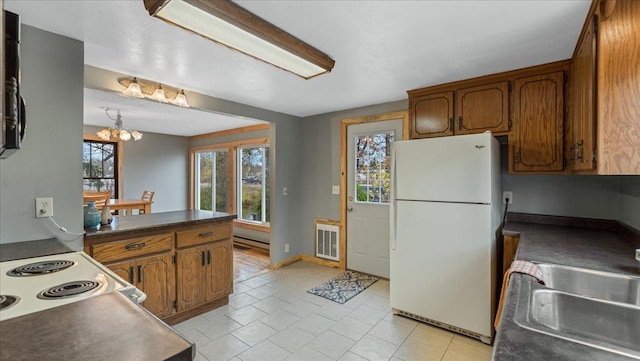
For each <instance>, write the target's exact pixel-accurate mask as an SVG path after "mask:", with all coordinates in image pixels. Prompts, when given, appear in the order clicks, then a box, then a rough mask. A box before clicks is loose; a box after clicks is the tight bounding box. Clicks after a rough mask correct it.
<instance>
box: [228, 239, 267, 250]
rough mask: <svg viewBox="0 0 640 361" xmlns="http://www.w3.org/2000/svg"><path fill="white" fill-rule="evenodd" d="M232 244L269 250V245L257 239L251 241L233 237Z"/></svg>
mask: <svg viewBox="0 0 640 361" xmlns="http://www.w3.org/2000/svg"><path fill="white" fill-rule="evenodd" d="M233 244H237V245H241V246H245V247H253V248H260V249H266V250H269V243H268V242H264V241H260V240H257V239H251V238H246V237H241V236H233Z"/></svg>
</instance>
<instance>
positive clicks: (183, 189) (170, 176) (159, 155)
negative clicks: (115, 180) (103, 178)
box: [84, 125, 189, 212]
mask: <svg viewBox="0 0 640 361" xmlns="http://www.w3.org/2000/svg"><path fill="white" fill-rule="evenodd" d="M100 129H102V127H96V126H91V125H85V126H84V132H85V133H86V134H95V133H96V132H97V131H98V130H100ZM123 168H124V169H123V173H124V175H123V176H124V178H123V191H124V193H123V196H124V198H140V196H142V192H143V191H144V190H150V191H154V192H156V193H155V195H154V198H153V205H152V206H151V209H152V211H153V212H166V211H177V210H185V209H188V208H189V202H188V197H189V195H188V193H189V181H188V177H189V138H187V137H181V136H176V135H166V134H158V133H149V132H144V136H143V137H142V139H141V140H139V141H135V142H134V141H128V142H125V143H124V159H123Z"/></svg>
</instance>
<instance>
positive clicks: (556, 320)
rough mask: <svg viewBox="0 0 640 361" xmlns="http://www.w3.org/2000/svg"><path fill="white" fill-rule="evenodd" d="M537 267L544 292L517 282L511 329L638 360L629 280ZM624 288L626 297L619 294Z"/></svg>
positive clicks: (636, 316) (639, 330)
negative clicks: (541, 275)
mask: <svg viewBox="0 0 640 361" xmlns="http://www.w3.org/2000/svg"><path fill="white" fill-rule="evenodd" d="M539 266H542V267H541V268H543V273H546V274H545V278H546V279H545V281H546V282H547V287H545V286H542V285H540V284H538V283H536V282H535V281H533V279H532V278H528V277H525V278H523V280H522V282H521V283H520V289H519V291H518V292H519V294H518V303H517V305H516V314H515V317H514V321H515V322H516V324H518V325H519V326H521V327H524V328H526V329H529V330H532V331H536V332H540V333H543V334H546V335H549V336H553V337H557V338H561V339H564V340H567V341H571V342H576V343H580V344H583V345H587V346H590V347H595V348H599V349H602V350H606V351H609V352H614V353H616V354H620V355H624V356H627V357H631V358H634V359H638V360H640V306H638V296H637V283H636V284H635V285H634V280H633V277H631V278H632V279H631V280H630V281H628V282H627V283H625V281H620V279H619V278H617V277H613V280H612V279H611V278H609V277H610V276H609V275H610V274H607V273H605V272H591V271H589V270H582V269H579V268H571V267H564V266H556V265H539ZM611 275H613V276H618V275H616V274H611ZM622 278H625V277H624V276H622ZM625 284H626V285H627V290H628V291H624V285H625ZM629 285H630V286H629ZM556 287H557V288H558V289H553V288H556ZM633 287H636V288H635V291H634V289H633ZM568 291H571V292H574V293H569V292H568ZM634 292H635V294H634ZM578 293H581V294H583V295H579V294H578ZM585 293H586V294H587V295H585ZM632 294H634V295H635V296H630V295H632ZM605 298H609V299H611V298H614V300H606V299H605Z"/></svg>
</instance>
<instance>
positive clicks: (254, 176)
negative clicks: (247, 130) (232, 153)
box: [237, 146, 270, 223]
mask: <svg viewBox="0 0 640 361" xmlns="http://www.w3.org/2000/svg"><path fill="white" fill-rule="evenodd" d="M237 183H238V204H239V205H240V206H239V207H238V210H237V213H238V219H240V220H246V221H254V222H259V223H269V219H270V217H269V148H268V147H265V146H261V147H244V148H238V182H237Z"/></svg>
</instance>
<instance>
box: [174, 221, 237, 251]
mask: <svg viewBox="0 0 640 361" xmlns="http://www.w3.org/2000/svg"><path fill="white" fill-rule="evenodd" d="M232 229H233V228H232V227H231V222H225V223H218V224H216V225H212V226H209V227H201V228H195V229H192V230H189V231H182V232H176V235H177V237H178V238H177V247H178V248H183V247H189V246H193V245H197V244H203V243H208V242H213V241H220V240H223V239H227V238H231V234H232V233H233V232H232Z"/></svg>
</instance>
